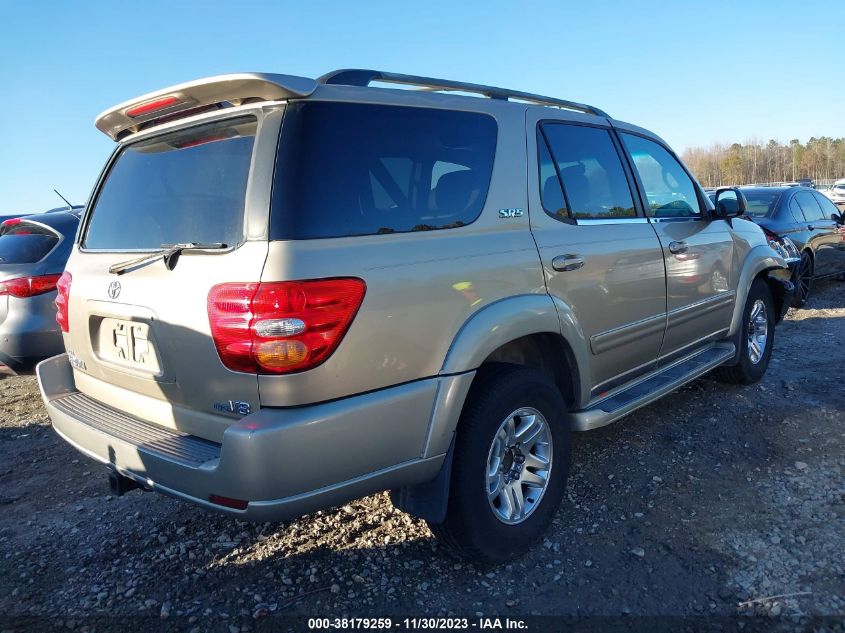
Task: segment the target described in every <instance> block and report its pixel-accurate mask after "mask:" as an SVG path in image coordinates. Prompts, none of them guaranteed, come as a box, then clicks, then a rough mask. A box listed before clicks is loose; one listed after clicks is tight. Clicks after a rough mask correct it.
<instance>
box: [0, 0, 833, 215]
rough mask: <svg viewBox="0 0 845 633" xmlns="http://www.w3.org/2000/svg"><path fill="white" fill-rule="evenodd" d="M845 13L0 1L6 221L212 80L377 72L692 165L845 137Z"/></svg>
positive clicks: (65, 185)
mask: <svg viewBox="0 0 845 633" xmlns="http://www.w3.org/2000/svg"><path fill="white" fill-rule="evenodd" d="M843 25H845V2H842V1H841V0H827V1H825V2H821V1H817V0H804V1H802V2H800V3H797V2H783V1H779V0H770V1H757V0H732V1H730V2H726V1H722V0H710V1H706V2H694V1H689V2H683V1H680V0H679V1H676V2H668V1H666V2H653V1H649V0H640V1H627V2H600V1H594V2H568V1H562V0H558V1H549V2H531V3H529V2H514V1H513V0H511V1H509V2H499V1H496V0H486V1H479V2H475V1H472V2H461V1H460V0H451V1H449V2H441V1H439V0H426V1H425V2H405V1H401V0H394V1H393V2H378V1H371V2H368V1H365V0H359V1H358V2H326V1H318V0H311V1H310V2H303V1H302V0H299V1H297V2H281V1H277V2H262V1H260V0H252V1H250V2H218V1H216V0H205V1H202V2H199V1H197V2H193V1H180V0H168V1H161V0H142V1H139V0H135V1H134V2H124V1H121V0H112V1H109V2H83V1H80V2H67V1H63V2H59V1H42V2H25V1H23V0H0V76H2V83H3V90H2V98H0V138H2V142H3V148H2V151H1V152H0V212H4V211H8V212H12V211H21V212H23V211H38V210H43V209H46V208H49V207H52V206H57V204H60V201H59V200H58V198H56V196H55V194H53V192H52V189H53V187H56V188H58V189H59V191H61V192H62V193H64V194H65V195H66V196H67V197H69V198H71V199H72V200H73V201H74V202H80V203H81V202H84V201H85V200H86V199H87V197H88V195H89V193H90V190H91V187H92V186H93V184H94V180H95V179H96V177H97V175H98V173H99V170H100V168H101V167H102V165H103V163H104V161H105V160H106V158H107V157H108V155H109V153H110V152H111V151H112V148H113V144H112V143H111V141H109V140H108V139H107V138H106V137H105V136H104V135H102V134H101V133H100V132H98V131H97V130H96V129H95V128H94V125H93V121H94V117H95V116H96V115H97V114H99V113H100V112H101V111H102V110H104V109H106V108H108V107H109V106H111V105H114V104H116V103H118V102H120V101H124V100H126V99H129V98H132V97H134V96H137V95H140V94H143V93H145V92H148V91H150V90H155V89H158V88H163V87H165V86H168V85H171V84H174V83H178V82H181V81H187V80H190V79H195V78H198V77H203V76H207V75H214V74H219V73H226V72H235V71H267V72H282V73H288V74H300V75H306V76H312V77H316V76H318V75H320V74H322V73H323V72H325V71H327V70H329V69H333V68H340V67H375V68H382V69H385V70H393V71H396V72H405V73H413V74H423V75H432V76H442V77H448V78H453V79H459V80H464V81H471V82H478V83H488V84H493V85H501V86H506V87H510V88H515V89H521V90H526V91H530V92H538V93H542V94H548V95H553V96H559V97H563V98H568V99H573V100H578V101H584V102H587V103H592V104H594V105H596V106H598V107H600V108H602V109H604V110H605V111H607V112H609V113H610V114H611V115H612V116H614V117H616V118H619V119H623V120H627V121H631V122H633V123H637V124H639V125H642V126H644V127H647V128H650V129H652V130H654V131H655V132H657V133H658V134H660V135H661V136H663V137H664V138H665V139H666V140H667V141H668V142H669V143H670V144H672V145H673V147H675V149H676V150H677V151H679V152H681V151H683V149H684V148H685V147H688V146H694V145H707V144H710V143H712V142H717V141H718V142H733V141H744V140H746V139H749V138H760V139H763V140H764V141H765V140H768V139H769V138H776V139H779V140H789V139H791V138H799V139H801V140H802V141H806V140H807V139H808V138H809V137H811V136H821V135H827V136H845V82H843V80H842V61H843V59H845V30H843Z"/></svg>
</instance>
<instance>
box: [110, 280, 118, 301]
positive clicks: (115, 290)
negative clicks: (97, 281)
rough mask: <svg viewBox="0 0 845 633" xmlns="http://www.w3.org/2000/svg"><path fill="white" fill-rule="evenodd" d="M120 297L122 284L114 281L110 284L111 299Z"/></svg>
mask: <svg viewBox="0 0 845 633" xmlns="http://www.w3.org/2000/svg"><path fill="white" fill-rule="evenodd" d="M119 295H120V282H119V281H113V282H111V283H110V284H109V297H111V298H112V299H117V297H118V296H119Z"/></svg>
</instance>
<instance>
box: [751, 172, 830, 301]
mask: <svg viewBox="0 0 845 633" xmlns="http://www.w3.org/2000/svg"><path fill="white" fill-rule="evenodd" d="M740 191H741V192H742V193H743V195H744V196H745V198H746V199H747V211H746V213H747V215H748V216H749V217H751V218H752V219H753V220H754V221H755V222H757V223H758V224H760V225H761V226H763V227H764V228H766V229H768V230H769V231H771V232H772V233H774V234H776V235H778V236H781V237H788V238H789V239H790V240H792V242H793V243H794V244H795V246H796V247H797V248H798V251H799V252H800V254H801V261H800V263H799V265H798V267H797V269H796V270H795V272H794V277H793V282H794V284H795V296H794V298H793V301H792V305H793V306H795V307H802V306H803V305H804V304H806V303H807V299H808V298H809V296H810V292H811V290H812V287H813V283H814V281H815V280H816V279H819V278H821V277H830V276H834V275H841V274H842V273H845V230H843V218H842V214H841V212H840V211H839V209H837V208H836V206H834V204H833V203H832V202H831V201H830V200H828V198H827V197H825V196H824V195H823V194H822V193H820V192H818V191H816V190H814V189H809V188H806V187H800V188H794V187H765V188H763V187H760V188H756V187H742V188H741V189H740Z"/></svg>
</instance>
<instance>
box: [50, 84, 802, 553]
mask: <svg viewBox="0 0 845 633" xmlns="http://www.w3.org/2000/svg"><path fill="white" fill-rule="evenodd" d="M371 82H379V83H382V84H383V83H384V82H388V83H393V84H397V85H399V84H401V85H404V86H405V87H414V88H417V89H410V90H409V89H393V88H389V87H388V88H385V87H374V86H370V83H371ZM397 87H400V86H397ZM454 91H459V92H461V93H462V94H448V93H449V92H454ZM467 93H474V94H476V95H479V97H481V98H479V97H474V96H471V95H470V94H467ZM96 125H97V127H98V128H99V129H100V130H101V131H103V132H104V133H105V134H107V135H108V136H109V137H111V138H112V139H114V140H115V141H116V142H117V147H116V149H115V152H114V154H113V156H112V157H111V159H110V160H109V161H108V164H107V165H106V167H105V169H104V171H103V173H102V175H101V177H100V179H99V181H98V182H97V184H96V186H95V188H94V191H93V194H92V197H91V199H90V201H89V204H88V207H87V209H88V210H87V212H86V214H85V216H84V219H83V222H82V226H81V227H80V231H79V235H78V238H77V240H76V243H75V244H74V246H73V252H72V253H71V256H70V259H69V261H68V265H67V270H66V272H65V274H64V275H63V277H62V280H61V282H60V285H59V288H60V290H59V295H58V297H57V300H56V303H57V306H58V320H59V323H60V325H61V328H62V330H63V336H64V343H65V347H66V348H67V353H66V354H63V355H60V356H57V357H56V358H53V359H50V360H48V361H44V362H43V363H41V364H40V365H39V366H38V378H39V382H40V386H41V390H42V394H43V397H44V400H45V403H46V406H47V410H48V411H49V414H50V416H51V418H52V420H53V425H54V428H55V429H56V431H57V432H58V433H59V434H60V435H61V436H62V437H64V438H65V439H66V440H67V441H68V442H70V443H71V444H72V445H74V446H76V447H77V448H78V449H79V450H80V451H82V452H83V453H85V454H86V455H89V456H90V457H92V458H93V459H95V460H98V461H100V462H103V463H104V464H107V465H108V466H109V468H110V469H111V472H112V478H111V480H112V485H113V488H114V490H115V491H116V492H118V493H122V492H125V491H126V490H128V489H130V488H131V487H133V486H140V487H143V488H145V489H151V490H158V491H161V492H164V493H167V494H171V495H174V496H177V497H180V498H182V499H185V500H189V501H192V502H194V503H197V504H199V505H201V506H204V507H205V508H208V509H214V510H218V511H221V512H226V513H228V514H230V515H232V516H235V517H239V518H243V519H249V520H256V521H269V520H280V519H285V518H290V517H295V516H298V515H301V514H303V513H307V512H311V511H314V510H316V509H319V508H325V507H327V506H331V505H335V504H339V503H342V502H345V501H347V500H349V499H352V498H355V497H359V496H363V495H367V494H370V493H372V492H376V491H380V490H384V489H390V490H391V491H392V492H391V494H392V498H393V500H394V503H395V504H396V505H397V506H398V507H399V508H401V509H403V510H406V511H408V512H411V513H414V514H416V515H418V516H421V517H424V518H425V519H426V520H427V521H428V522H429V525H431V527H432V530H433V531H434V533H435V534H437V535H438V537H440V538H442V539H443V541H444V542H445V543H447V544H449V545H450V546H452V547H454V548H455V549H456V550H457V551H458V552H460V553H462V554H463V555H465V556H468V557H470V558H472V559H474V560H487V561H501V560H506V559H508V558H510V557H513V556H515V555H517V554H519V553H520V552H522V551H524V550H525V549H526V548H527V547H528V546H530V545H531V544H532V543H533V542H534V541H535V540H536V539H537V538H539V537H540V535H541V534H543V532H544V531H545V529H546V527H547V525H548V524H549V522H550V521H551V520H552V517H553V516H554V514H555V512H556V511H557V508H558V506H559V504H560V501H561V499H562V498H563V495H564V487H565V484H566V479H567V474H568V471H569V464H570V450H569V448H570V442H571V437H570V431H571V430H572V429H575V430H579V431H584V430H589V429H594V428H597V427H600V426H603V425H605V424H609V423H611V422H614V421H615V420H618V419H620V418H622V417H623V416H624V415H626V414H628V413H631V412H632V411H635V410H636V409H638V408H639V407H641V406H643V405H645V404H647V403H649V402H651V401H653V400H655V399H657V398H659V397H662V396H664V395H666V394H668V393H670V392H671V391H673V390H674V389H676V388H677V387H679V386H680V385H682V384H684V383H686V382H688V381H690V380H692V379H694V378H696V377H697V376H700V375H702V374H704V373H706V372H708V371H710V370H714V369H716V370H717V371H718V372H719V373H718V375H719V376H720V377H721V378H723V379H725V380H729V381H732V382H736V383H743V384H749V383H752V382H755V381H757V380H759V379H760V377H761V376H762V375H763V373H764V372H765V371H766V367H767V365H768V362H769V358H770V356H771V352H772V341H773V338H774V327H775V324H776V323H777V322H778V321H779V320H780V318H781V317H782V315H783V313H784V312H785V311H786V309H787V307H788V304H789V296H791V292H792V284H791V283H790V282H789V271H788V270H787V269H786V264H785V262H784V260H783V259H782V258H781V257H780V256H779V255H778V254H777V253H776V252H775V251H773V250H772V249H771V248H770V246H769V244H768V242H767V240H766V237H765V236H764V234H763V232H762V231H761V229H760V228H759V227H758V226H757V225H755V224H754V223H753V222H748V221H746V220H743V219H741V218H739V217H736V216H737V215H738V214H741V213H742V212H743V211H744V208H743V207H742V205H738V208H737V209H736V210H735V211H734V212H731V213H728V212H722V211H720V210H719V209H721V208H722V207H720V206H719V205H717V207H716V208H714V207H713V205H711V204H710V202H709V200H707V198H706V197H705V196H704V194H703V192H702V191H701V188H700V187H699V186H698V184H697V183H696V182H695V180H694V178H693V177H692V176H691V175H690V174H689V172H688V170H687V169H686V167H684V166H683V164H682V163H681V162H680V161H679V160H678V158H677V157H676V156H675V154H674V153H673V152H672V151H671V149H669V147H668V146H667V145H666V144H665V142H663V141H662V140H661V139H660V138H659V137H657V136H655V135H654V134H652V133H650V132H648V131H646V130H644V129H642V128H639V127H636V126H634V125H630V124H628V123H623V122H621V121H617V120H615V119H613V118H611V117H610V116H609V115H607V114H606V113H605V112H603V111H601V110H600V109H598V108H596V107H594V106H589V105H584V104H580V103H574V102H571V101H566V100H562V99H556V98H552V97H544V96H540V95H533V94H526V93H523V92H517V91H513V90H505V89H500V88H493V87H490V86H480V85H474V84H465V83H459V82H453V81H448V80H443V79H432V78H426V77H412V76H407V75H396V74H392V73H385V72H378V71H366V70H346V71H337V72H334V73H329V74H328V75H325V76H323V77H321V78H320V79H317V80H313V79H307V78H303V77H293V76H287V75H267V74H254V73H245V74H238V75H226V76H222V77H213V78H210V79H203V80H200V81H194V82H190V83H186V84H181V85H177V86H173V87H170V88H167V89H164V90H161V91H158V92H155V93H152V94H148V95H145V96H142V97H139V98H137V99H132V100H130V101H127V102H125V103H122V104H120V105H118V106H115V107H114V108H111V109H109V110H108V111H106V112H104V113H103V114H102V115H100V117H99V118H98V119H97V122H96ZM731 194H734V195H735V192H732V191H730V190H729V191H727V192H720V195H725V196H728V195H731ZM718 202H719V200H718V199H717V203H718Z"/></svg>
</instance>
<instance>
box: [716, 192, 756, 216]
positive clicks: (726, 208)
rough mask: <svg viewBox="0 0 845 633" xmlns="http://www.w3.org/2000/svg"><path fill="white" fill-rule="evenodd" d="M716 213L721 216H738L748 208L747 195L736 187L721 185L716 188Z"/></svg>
mask: <svg viewBox="0 0 845 633" xmlns="http://www.w3.org/2000/svg"><path fill="white" fill-rule="evenodd" d="M714 205H715V207H716V215H717V216H718V217H720V218H724V219H728V218H738V217H739V216H742V215H745V212H746V211H747V210H748V201H747V200H746V199H745V195H744V194H743V193H742V192H741V191H740V190H739V189H737V188H736V187H721V188H719V189H717V190H716V200H715V201H714Z"/></svg>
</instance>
